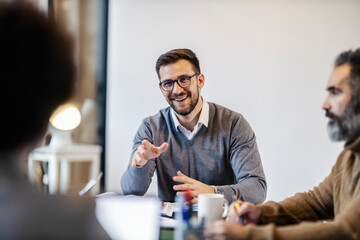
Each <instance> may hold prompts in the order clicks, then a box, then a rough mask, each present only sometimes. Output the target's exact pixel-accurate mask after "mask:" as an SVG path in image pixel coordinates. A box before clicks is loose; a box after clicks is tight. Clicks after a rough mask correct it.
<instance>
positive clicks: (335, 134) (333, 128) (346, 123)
mask: <svg viewBox="0 0 360 240" xmlns="http://www.w3.org/2000/svg"><path fill="white" fill-rule="evenodd" d="M325 115H326V116H327V117H329V118H330V119H332V120H333V121H330V122H329V123H328V126H327V130H328V134H329V137H330V139H331V141H343V140H344V141H345V142H351V141H352V140H354V139H355V138H356V137H358V136H359V135H360V114H355V111H354V108H353V107H352V104H350V105H349V106H348V107H347V108H346V109H345V111H344V113H343V115H342V116H341V117H337V116H335V115H334V114H333V113H331V112H330V111H329V110H326V113H325Z"/></svg>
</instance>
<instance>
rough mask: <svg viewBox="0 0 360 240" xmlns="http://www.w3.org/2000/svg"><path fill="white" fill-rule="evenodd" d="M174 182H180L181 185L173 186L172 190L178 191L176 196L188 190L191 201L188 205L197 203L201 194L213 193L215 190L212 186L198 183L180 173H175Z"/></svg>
mask: <svg viewBox="0 0 360 240" xmlns="http://www.w3.org/2000/svg"><path fill="white" fill-rule="evenodd" d="M173 180H174V181H175V182H180V183H183V184H179V185H175V186H174V187H173V189H174V190H175V191H178V192H177V193H176V194H177V195H180V194H183V191H185V190H190V192H191V194H192V196H193V199H192V200H191V201H190V204H194V203H197V202H198V195H199V194H202V193H215V189H214V188H213V187H212V186H209V185H206V184H204V183H202V182H199V181H197V180H195V179H192V178H190V177H188V176H186V175H184V174H182V173H181V172H180V171H178V172H177V176H174V177H173Z"/></svg>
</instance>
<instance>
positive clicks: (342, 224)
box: [245, 196, 360, 240]
mask: <svg viewBox="0 0 360 240" xmlns="http://www.w3.org/2000/svg"><path fill="white" fill-rule="evenodd" d="M245 231H246V238H245V239H253V240H255V239H269V240H270V239H272V240H274V239H292V240H315V239H318V240H329V239H330V240H331V239H342V240H345V239H360V196H357V197H356V198H355V199H353V201H352V202H351V204H349V205H348V206H347V208H346V209H345V210H344V211H343V212H342V213H341V214H340V215H339V216H337V217H336V219H335V220H334V221H326V222H324V221H322V220H321V221H315V222H308V221H304V222H301V223H300V224H292V225H287V226H277V225H275V224H274V223H271V224H266V225H263V226H261V225H248V226H246V227H245Z"/></svg>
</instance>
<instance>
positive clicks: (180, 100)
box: [173, 95, 189, 102]
mask: <svg viewBox="0 0 360 240" xmlns="http://www.w3.org/2000/svg"><path fill="white" fill-rule="evenodd" d="M188 97H189V95H186V96H183V97H179V98H174V99H173V101H175V102H182V101H184V100H185V99H187V98H188Z"/></svg>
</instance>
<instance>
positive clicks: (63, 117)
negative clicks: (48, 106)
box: [49, 104, 81, 147]
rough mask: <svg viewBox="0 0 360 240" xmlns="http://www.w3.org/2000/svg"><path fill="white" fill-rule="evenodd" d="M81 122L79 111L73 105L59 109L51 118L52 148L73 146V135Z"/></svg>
mask: <svg viewBox="0 0 360 240" xmlns="http://www.w3.org/2000/svg"><path fill="white" fill-rule="evenodd" d="M80 121H81V115H80V112H79V110H78V109H77V108H76V107H75V106H74V105H73V104H65V105H61V106H60V107H58V108H57V109H56V110H55V111H54V113H53V114H52V115H51V117H50V124H49V131H50V133H51V140H50V147H55V146H56V147H58V146H69V145H71V144H72V139H71V133H72V130H74V129H75V128H76V127H77V126H78V125H79V124H80Z"/></svg>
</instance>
